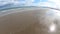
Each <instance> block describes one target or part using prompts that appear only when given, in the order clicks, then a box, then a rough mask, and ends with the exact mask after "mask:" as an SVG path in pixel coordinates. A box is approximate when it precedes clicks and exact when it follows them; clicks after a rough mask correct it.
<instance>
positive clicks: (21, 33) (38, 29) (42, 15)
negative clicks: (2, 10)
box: [0, 9, 59, 34]
mask: <svg viewBox="0 0 60 34" xmlns="http://www.w3.org/2000/svg"><path fill="white" fill-rule="evenodd" d="M47 11H48V9H44V10H42V9H36V10H30V11H29V10H27V11H22V12H20V10H17V11H15V13H11V14H8V15H5V16H2V17H0V34H56V32H53V33H52V32H49V26H50V25H51V24H52V22H54V19H55V18H54V17H48V16H47V17H46V12H47ZM13 12H14V11H13ZM57 34H59V33H57Z"/></svg>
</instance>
